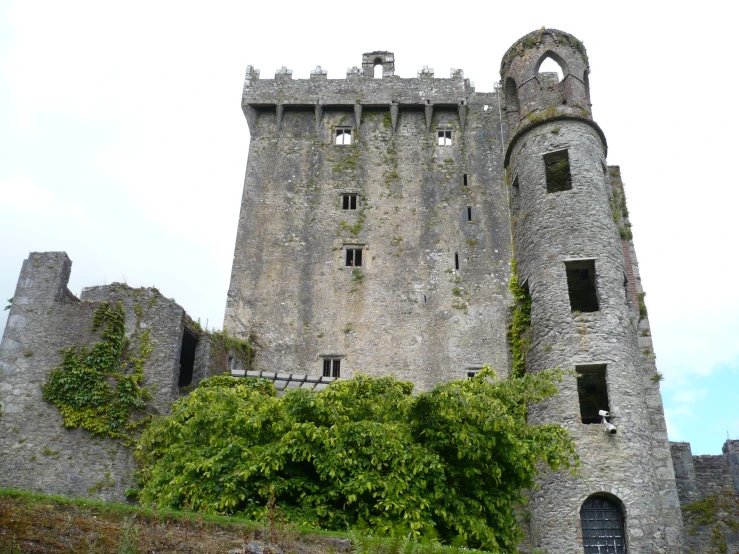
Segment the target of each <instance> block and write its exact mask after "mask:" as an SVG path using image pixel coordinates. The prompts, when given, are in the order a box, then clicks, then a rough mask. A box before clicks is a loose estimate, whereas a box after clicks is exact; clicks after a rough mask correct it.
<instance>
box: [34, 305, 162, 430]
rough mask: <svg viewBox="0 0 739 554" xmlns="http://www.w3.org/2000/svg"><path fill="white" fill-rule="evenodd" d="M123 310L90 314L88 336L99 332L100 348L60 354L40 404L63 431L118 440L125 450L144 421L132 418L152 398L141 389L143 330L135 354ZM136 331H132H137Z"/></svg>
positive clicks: (147, 344) (146, 338)
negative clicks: (53, 412) (54, 413)
mask: <svg viewBox="0 0 739 554" xmlns="http://www.w3.org/2000/svg"><path fill="white" fill-rule="evenodd" d="M125 324H126V311H125V309H124V308H123V305H122V304H121V303H120V302H119V303H118V304H112V305H111V304H109V303H107V302H104V303H103V304H101V305H100V307H99V308H98V309H97V310H95V314H94V316H93V320H92V328H93V330H94V331H96V330H100V329H102V332H101V338H102V340H101V341H100V342H96V343H94V344H93V345H92V346H90V347H87V346H73V347H71V348H68V349H66V350H63V351H62V363H61V365H60V366H59V367H57V368H55V369H54V370H52V371H51V373H49V376H48V378H47V381H46V384H45V385H44V387H43V396H44V400H46V401H48V402H52V403H53V404H56V406H57V407H58V408H59V411H60V412H61V413H62V416H63V417H64V426H65V427H82V428H83V429H87V430H88V431H90V432H92V433H93V434H94V435H105V436H109V437H113V438H117V439H122V440H123V441H124V442H125V443H126V444H129V443H130V442H131V440H132V438H133V433H134V432H135V430H136V429H138V428H139V427H141V426H142V425H143V424H145V423H146V422H148V418H139V419H137V420H134V419H133V418H132V416H133V414H134V413H135V412H141V411H143V410H144V408H145V405H146V401H147V400H150V399H151V398H152V395H151V391H150V390H149V388H148V387H144V386H142V383H143V380H144V364H145V363H146V361H147V360H148V359H149V356H151V353H152V350H153V348H154V347H153V344H152V340H151V335H150V332H149V330H148V329H147V330H145V331H143V332H142V333H140V334H139V335H138V337H137V338H138V344H139V347H138V352H137V353H135V352H134V351H133V349H131V348H130V341H129V339H128V338H127V337H126V328H125ZM137 328H138V327H137Z"/></svg>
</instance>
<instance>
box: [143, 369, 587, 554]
mask: <svg viewBox="0 0 739 554" xmlns="http://www.w3.org/2000/svg"><path fill="white" fill-rule="evenodd" d="M494 375H495V374H494V373H493V372H492V371H491V370H490V369H489V368H487V369H485V370H483V371H481V372H479V373H478V374H477V376H476V377H475V378H474V379H469V380H464V381H452V382H448V383H443V384H440V385H437V386H436V387H435V388H434V389H433V390H431V391H429V392H424V393H421V394H418V395H413V394H412V390H413V385H412V384H411V383H406V382H401V381H397V380H395V379H394V378H392V377H384V378H371V377H367V376H361V375H360V376H358V377H355V378H353V379H350V380H346V381H338V382H335V383H334V384H332V385H331V386H330V387H329V388H328V389H326V390H324V391H323V392H321V393H320V394H316V393H309V392H307V391H306V390H304V389H296V390H291V391H288V392H287V393H286V394H285V395H284V396H283V397H281V398H277V397H276V396H275V394H274V391H273V390H266V391H265V386H264V384H263V383H260V381H258V380H256V379H255V380H251V379H241V380H239V379H234V378H231V377H227V376H219V377H218V378H217V380H213V379H211V380H206V381H204V382H203V385H201V387H199V388H198V389H196V390H195V391H194V392H193V393H192V394H191V395H190V396H189V397H186V398H182V399H180V400H179V401H178V402H177V403H176V404H175V406H174V408H173V412H172V415H171V416H169V417H166V418H160V419H158V420H157V421H155V422H154V423H153V424H152V425H151V426H149V427H148V428H147V429H146V431H145V432H144V434H143V435H142V438H141V440H140V442H139V445H138V447H137V457H138V460H139V462H140V464H141V471H140V476H141V479H142V485H143V488H142V491H141V495H140V498H141V500H142V501H143V502H145V503H156V504H157V505H158V506H160V507H170V508H176V509H183V508H184V509H190V510H198V511H205V512H212V513H234V514H235V513H238V514H241V515H245V516H247V517H251V518H255V519H260V518H261V517H262V516H263V514H264V510H265V505H266V504H267V503H268V502H269V501H270V498H271V497H272V496H274V498H276V500H277V502H278V503H279V505H280V506H281V508H282V509H283V510H284V511H285V513H286V515H287V517H288V518H289V519H290V520H291V521H293V522H295V523H299V524H302V525H313V526H316V527H323V528H329V529H347V528H355V527H357V526H362V527H367V528H369V529H372V530H373V532H374V533H376V534H379V535H394V536H399V535H403V534H407V533H411V536H413V537H416V538H418V537H424V536H437V535H438V536H439V537H440V538H441V539H442V540H444V541H447V542H449V541H451V540H453V539H455V537H456V538H458V539H459V538H461V540H462V541H463V542H466V543H467V544H468V545H470V546H476V547H477V546H482V547H484V548H489V549H500V550H501V551H513V550H515V546H516V544H517V543H518V542H519V540H520V539H521V537H522V533H521V531H520V529H519V528H518V526H517V524H516V521H515V517H514V507H515V506H516V505H517V504H521V503H523V501H524V500H523V498H522V495H521V490H522V489H525V488H528V487H531V486H533V484H534V477H535V475H536V468H537V464H538V463H539V462H545V463H547V464H548V465H549V466H550V467H551V468H552V469H559V468H563V467H571V466H572V465H576V464H577V458H576V455H575V452H574V446H573V444H572V442H571V440H570V437H569V435H568V434H567V432H566V431H565V430H564V429H562V428H561V427H558V426H555V425H544V426H536V425H528V424H527V423H526V415H527V406H528V404H529V403H531V402H537V401H540V400H542V399H544V398H546V397H549V396H551V395H553V394H555V393H556V392H557V387H556V382H557V381H559V380H560V379H561V372H559V371H546V372H541V373H538V374H537V375H524V376H522V377H521V378H519V379H512V380H507V381H498V380H495V378H494Z"/></svg>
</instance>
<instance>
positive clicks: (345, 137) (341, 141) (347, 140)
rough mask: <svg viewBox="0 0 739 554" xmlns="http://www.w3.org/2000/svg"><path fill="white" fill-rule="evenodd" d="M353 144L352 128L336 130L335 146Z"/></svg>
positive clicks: (338, 128)
mask: <svg viewBox="0 0 739 554" xmlns="http://www.w3.org/2000/svg"><path fill="white" fill-rule="evenodd" d="M351 143H352V128H351V127H337V128H336V139H335V140H334V144H338V145H340V146H346V145H348V144H351Z"/></svg>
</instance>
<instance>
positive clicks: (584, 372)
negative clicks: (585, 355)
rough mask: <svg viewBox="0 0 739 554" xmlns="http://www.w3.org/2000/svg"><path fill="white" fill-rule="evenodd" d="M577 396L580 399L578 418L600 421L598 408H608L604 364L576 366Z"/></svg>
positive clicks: (585, 420) (584, 420)
mask: <svg viewBox="0 0 739 554" xmlns="http://www.w3.org/2000/svg"><path fill="white" fill-rule="evenodd" d="M575 371H576V374H577V397H578V399H579V400H580V419H581V420H582V422H583V423H586V424H590V423H600V422H601V416H600V415H598V412H599V411H600V410H605V411H606V412H608V411H610V410H609V408H608V388H607V387H606V366H605V365H587V366H577V367H576V368H575Z"/></svg>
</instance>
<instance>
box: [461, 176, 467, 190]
mask: <svg viewBox="0 0 739 554" xmlns="http://www.w3.org/2000/svg"><path fill="white" fill-rule="evenodd" d="M462 186H463V187H466V186H467V174H466V173H463V174H462Z"/></svg>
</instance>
